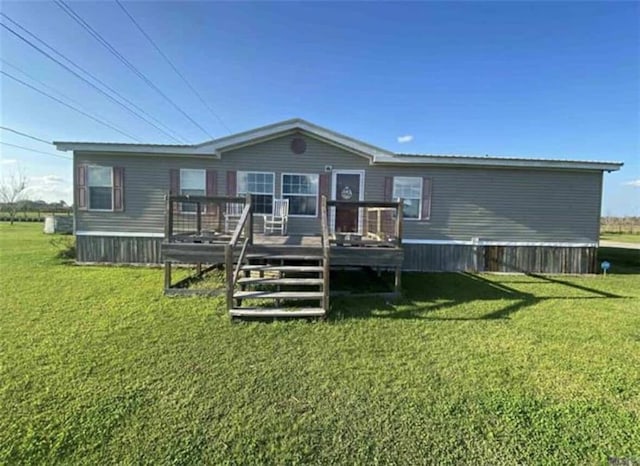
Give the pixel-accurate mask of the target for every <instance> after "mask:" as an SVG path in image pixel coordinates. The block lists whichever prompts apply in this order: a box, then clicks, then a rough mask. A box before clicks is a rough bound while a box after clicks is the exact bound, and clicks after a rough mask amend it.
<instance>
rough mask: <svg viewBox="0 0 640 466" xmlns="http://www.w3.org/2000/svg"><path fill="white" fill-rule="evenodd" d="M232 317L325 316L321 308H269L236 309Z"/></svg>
mask: <svg viewBox="0 0 640 466" xmlns="http://www.w3.org/2000/svg"><path fill="white" fill-rule="evenodd" d="M229 314H231V317H322V316H324V315H325V312H324V309H322V308H321V307H305V308H298V309H296V308H290V309H289V308H269V307H257V308H250V307H236V308H233V309H231V310H229Z"/></svg>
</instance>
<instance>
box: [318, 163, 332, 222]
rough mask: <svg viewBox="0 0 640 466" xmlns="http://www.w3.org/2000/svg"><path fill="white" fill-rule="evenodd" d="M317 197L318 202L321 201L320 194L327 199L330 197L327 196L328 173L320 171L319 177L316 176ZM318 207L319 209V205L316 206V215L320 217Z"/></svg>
mask: <svg viewBox="0 0 640 466" xmlns="http://www.w3.org/2000/svg"><path fill="white" fill-rule="evenodd" d="M318 193H319V196H318V199H319V202H322V196H324V197H326V198H327V200H329V199H330V197H329V174H328V173H321V174H320V176H319V178H318ZM320 209H321V205H319V206H318V217H320Z"/></svg>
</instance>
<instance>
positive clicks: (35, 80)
mask: <svg viewBox="0 0 640 466" xmlns="http://www.w3.org/2000/svg"><path fill="white" fill-rule="evenodd" d="M0 61H1V62H2V63H4V64H5V65H7V66H8V67H10V68H13V69H14V70H16V71H18V72H19V73H21V74H23V75H25V76H26V77H27V78H29V79H31V80H32V81H34V82H37V83H38V84H40V85H41V86H43V87H45V88H46V89H49V90H50V91H51V92H54V93H56V94H58V95H59V96H62V97H64V98H65V99H67V100H68V101H70V102H73V103H74V104H76V105H78V106H80V107H81V106H82V104H81V103H80V102H78V101H77V100H76V99H74V98H72V97H69V96H68V95H66V94H63V93H62V92H60V91H59V90H57V89H55V88H53V87H51V86H49V85H48V84H47V83H46V82H44V81H41V80H40V79H38V78H36V77H35V76H33V75H32V74H29V73H27V72H26V71H25V70H23V69H22V68H20V67H19V66H16V65H14V64H13V63H9V62H8V61H7V60H5V59H4V58H1V57H0Z"/></svg>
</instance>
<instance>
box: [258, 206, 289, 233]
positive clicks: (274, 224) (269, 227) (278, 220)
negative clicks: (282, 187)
mask: <svg viewBox="0 0 640 466" xmlns="http://www.w3.org/2000/svg"><path fill="white" fill-rule="evenodd" d="M262 218H263V220H264V233H265V235H266V234H267V233H273V232H275V231H277V230H280V234H281V235H284V234H285V233H286V232H287V221H288V219H289V199H274V200H273V209H272V210H271V214H270V215H263V216H262Z"/></svg>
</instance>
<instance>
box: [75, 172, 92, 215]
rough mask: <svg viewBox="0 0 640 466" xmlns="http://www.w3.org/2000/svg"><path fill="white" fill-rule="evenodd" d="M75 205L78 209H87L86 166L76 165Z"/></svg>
mask: <svg viewBox="0 0 640 466" xmlns="http://www.w3.org/2000/svg"><path fill="white" fill-rule="evenodd" d="M76 207H77V208H78V210H87V209H88V208H89V206H88V202H87V166H86V165H78V166H77V167H76Z"/></svg>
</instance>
